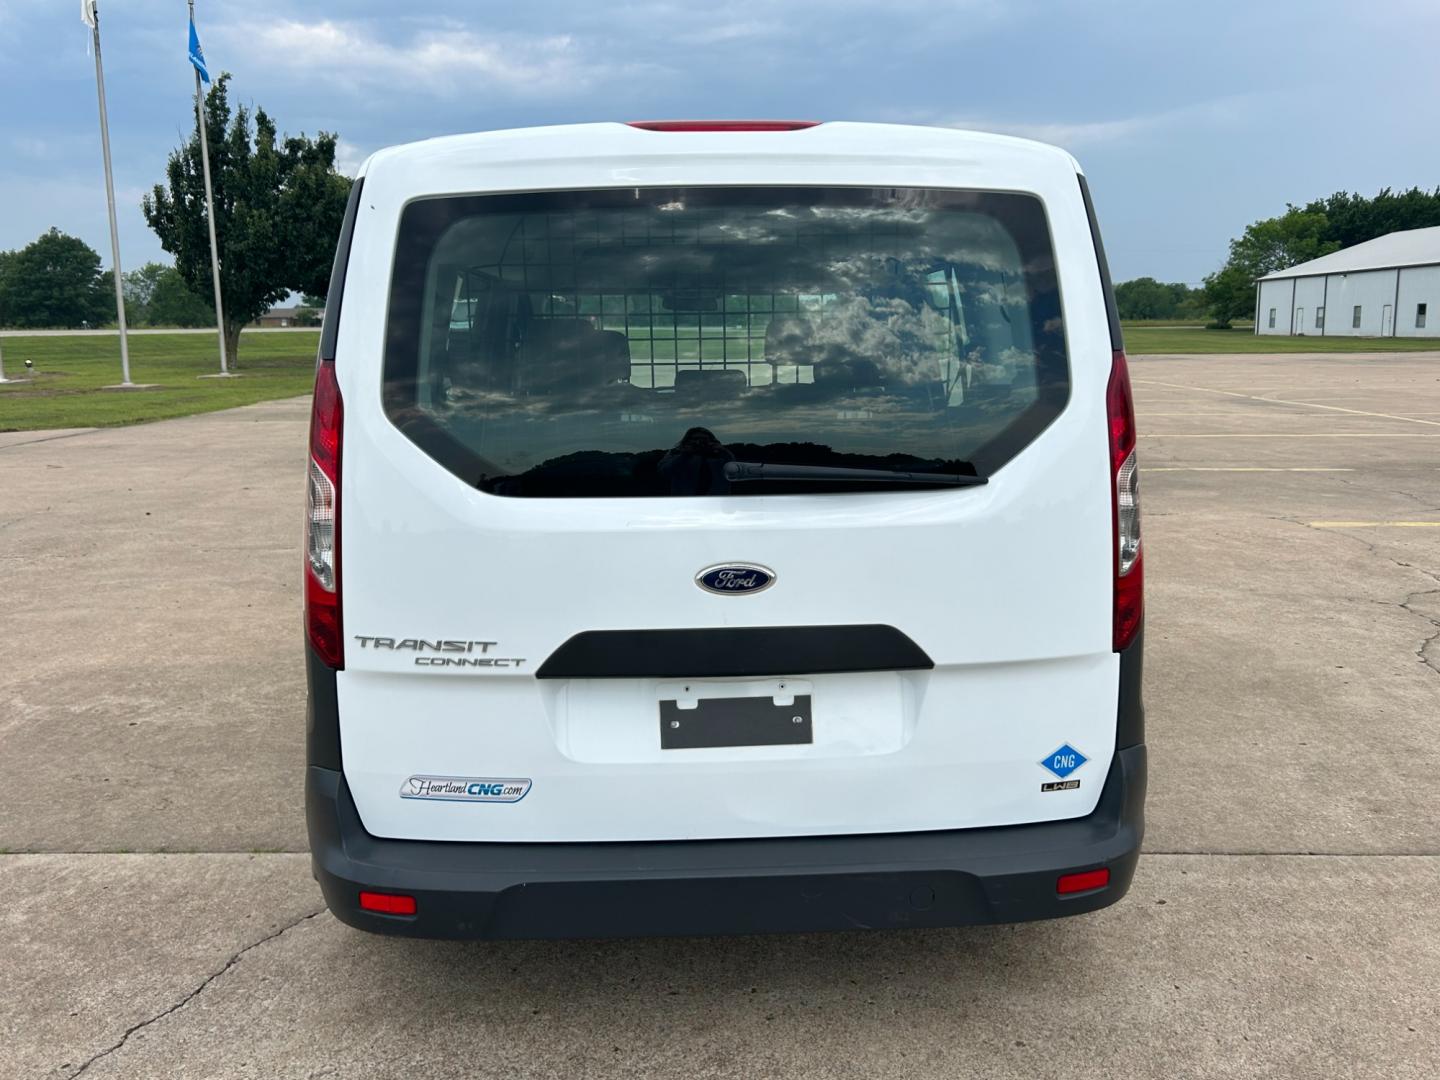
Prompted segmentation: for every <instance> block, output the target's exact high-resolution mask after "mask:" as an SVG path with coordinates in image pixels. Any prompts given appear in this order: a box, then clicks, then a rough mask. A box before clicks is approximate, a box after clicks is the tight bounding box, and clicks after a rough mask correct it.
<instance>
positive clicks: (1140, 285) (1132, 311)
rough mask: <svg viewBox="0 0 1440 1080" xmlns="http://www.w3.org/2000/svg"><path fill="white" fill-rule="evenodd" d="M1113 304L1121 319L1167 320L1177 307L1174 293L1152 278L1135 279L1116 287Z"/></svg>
mask: <svg viewBox="0 0 1440 1080" xmlns="http://www.w3.org/2000/svg"><path fill="white" fill-rule="evenodd" d="M1115 303H1116V305H1117V306H1118V307H1119V309H1120V317H1121V318H1122V319H1169V318H1172V317H1173V316H1174V314H1175V308H1176V306H1177V304H1176V300H1175V293H1174V292H1173V291H1172V290H1171V289H1170V287H1169V286H1167V285H1162V284H1161V283H1160V282H1158V281H1156V280H1155V279H1154V278H1153V277H1141V278H1135V279H1134V280H1133V281H1122V282H1121V283H1120V284H1119V285H1116V286H1115Z"/></svg>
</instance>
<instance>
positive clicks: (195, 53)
mask: <svg viewBox="0 0 1440 1080" xmlns="http://www.w3.org/2000/svg"><path fill="white" fill-rule="evenodd" d="M190 63H192V64H194V65H195V70H196V71H198V72H199V73H200V78H202V79H204V80H205V81H206V82H207V83H208V82H209V81H210V72H209V71H208V70H206V68H205V50H204V49H202V48H200V35H199V34H197V33H196V32H195V20H194V19H191V20H190Z"/></svg>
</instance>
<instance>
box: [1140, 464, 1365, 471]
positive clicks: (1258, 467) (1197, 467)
mask: <svg viewBox="0 0 1440 1080" xmlns="http://www.w3.org/2000/svg"><path fill="white" fill-rule="evenodd" d="M1140 471H1141V472H1354V471H1355V470H1354V469H1330V468H1322V467H1320V466H1315V467H1308V466H1307V467H1305V468H1293V469H1280V468H1271V467H1267V466H1263V465H1224V466H1222V465H1166V466H1162V467H1160V468H1155V467H1152V466H1150V465H1141V466H1140Z"/></svg>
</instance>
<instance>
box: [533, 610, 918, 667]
mask: <svg viewBox="0 0 1440 1080" xmlns="http://www.w3.org/2000/svg"><path fill="white" fill-rule="evenodd" d="M934 666H935V662H934V661H933V660H931V659H930V657H929V656H927V655H926V653H925V650H924V649H922V648H920V646H919V645H916V644H915V642H913V641H911V640H910V639H909V638H908V637H906V636H905V635H904V634H902V633H901V632H900V631H899V630H897V629H895V627H893V626H882V625H879V624H875V625H864V626H744V627H717V628H713V629H696V630H586V631H585V632H584V633H580V634H576V635H575V636H574V637H572V638H571V639H570V640H569V641H567V642H565V644H563V645H561V646H560V647H559V648H558V649H556V650H555V651H554V652H553V653H551V654H550V657H549V658H548V659H547V660H546V661H545V662H544V663H543V664H541V665H540V670H538V671H537V672H536V673H535V677H536V678H537V679H643V678H655V679H671V678H673V679H701V678H707V677H723V678H729V677H734V676H746V677H748V676H765V675H827V674H832V673H836V672H845V671H928V670H929V669H931V668H933V667H934Z"/></svg>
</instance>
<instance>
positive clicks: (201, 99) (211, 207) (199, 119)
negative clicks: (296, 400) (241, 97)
mask: <svg viewBox="0 0 1440 1080" xmlns="http://www.w3.org/2000/svg"><path fill="white" fill-rule="evenodd" d="M190 25H191V26H194V25H195V0H190ZM195 122H196V125H197V126H198V127H199V128H200V171H201V172H202V173H203V174H204V176H205V221H206V224H208V225H209V226H210V276H211V278H212V280H213V281H214V284H215V329H216V331H217V332H218V334H219V336H220V374H221V375H228V374H230V369H229V367H228V366H227V358H226V356H225V308H224V306H223V304H222V302H221V299H220V247H219V245H218V244H216V242H215V195H214V193H213V192H212V191H211V188H210V137H209V136H208V135H207V134H206V128H207V126H208V125H207V124H206V123H205V95H204V93H203V92H202V91H201V89H200V69H199V68H196V69H195Z"/></svg>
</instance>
